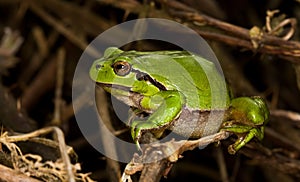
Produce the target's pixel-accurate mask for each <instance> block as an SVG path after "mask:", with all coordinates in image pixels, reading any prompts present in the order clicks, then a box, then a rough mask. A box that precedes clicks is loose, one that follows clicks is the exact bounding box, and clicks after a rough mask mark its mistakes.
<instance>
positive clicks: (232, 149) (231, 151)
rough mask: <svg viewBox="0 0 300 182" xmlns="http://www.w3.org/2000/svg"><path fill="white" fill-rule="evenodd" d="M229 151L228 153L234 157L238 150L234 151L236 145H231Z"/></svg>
mask: <svg viewBox="0 0 300 182" xmlns="http://www.w3.org/2000/svg"><path fill="white" fill-rule="evenodd" d="M227 150H228V153H229V154H231V155H234V154H235V153H236V150H235V149H234V144H232V145H229V147H228V148H227Z"/></svg>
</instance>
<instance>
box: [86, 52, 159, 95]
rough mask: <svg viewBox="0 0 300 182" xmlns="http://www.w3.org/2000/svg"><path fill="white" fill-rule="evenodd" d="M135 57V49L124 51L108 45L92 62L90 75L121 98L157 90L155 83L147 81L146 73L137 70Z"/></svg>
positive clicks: (151, 92)
mask: <svg viewBox="0 0 300 182" xmlns="http://www.w3.org/2000/svg"><path fill="white" fill-rule="evenodd" d="M135 57H136V53H135V51H127V52H124V51H122V50H120V49H118V48H116V47H110V48H108V49H106V51H105V52H104V56H103V57H102V58H100V59H98V60H96V61H95V62H94V63H93V65H92V67H91V69H90V77H91V79H92V80H94V81H95V82H96V83H97V85H99V86H101V87H102V88H104V89H105V90H106V91H108V92H110V93H111V94H112V95H114V96H116V97H117V98H119V99H121V100H123V99H125V98H123V99H122V98H120V97H128V96H130V95H129V93H131V94H132V93H135V94H140V95H147V94H153V93H154V92H157V91H159V89H158V87H157V86H156V85H153V84H151V83H149V80H148V79H150V78H149V77H147V74H146V73H143V72H141V71H139V69H138V68H139V65H138V63H137V61H136V60H135Z"/></svg>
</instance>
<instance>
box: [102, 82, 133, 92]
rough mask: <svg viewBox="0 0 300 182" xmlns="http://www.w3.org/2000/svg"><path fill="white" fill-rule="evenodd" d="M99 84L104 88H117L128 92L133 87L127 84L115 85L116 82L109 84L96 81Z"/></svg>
mask: <svg viewBox="0 0 300 182" xmlns="http://www.w3.org/2000/svg"><path fill="white" fill-rule="evenodd" d="M96 85H97V86H99V87H101V88H104V89H109V90H110V89H111V88H113V89H116V90H123V91H126V92H130V91H131V88H130V87H126V86H122V85H115V84H109V83H98V82H97V83H96Z"/></svg>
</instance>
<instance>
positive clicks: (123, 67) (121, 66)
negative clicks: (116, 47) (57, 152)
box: [112, 61, 131, 76]
mask: <svg viewBox="0 0 300 182" xmlns="http://www.w3.org/2000/svg"><path fill="white" fill-rule="evenodd" d="M112 67H113V69H114V72H115V73H116V74H117V75H119V76H125V75H128V74H129V73H130V71H131V65H130V64H129V63H128V62H125V61H118V62H115V63H114V64H113V65H112Z"/></svg>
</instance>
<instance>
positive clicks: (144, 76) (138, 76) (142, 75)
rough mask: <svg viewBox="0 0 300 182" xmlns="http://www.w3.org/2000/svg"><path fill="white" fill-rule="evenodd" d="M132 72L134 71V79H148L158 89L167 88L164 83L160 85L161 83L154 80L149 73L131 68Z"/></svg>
mask: <svg viewBox="0 0 300 182" xmlns="http://www.w3.org/2000/svg"><path fill="white" fill-rule="evenodd" d="M132 72H134V73H136V79H137V80H144V81H149V82H150V83H152V84H153V85H154V86H156V87H157V88H158V89H159V90H162V91H164V90H167V89H166V87H165V86H164V85H162V84H161V83H159V82H158V81H156V80H154V79H153V78H152V77H151V76H150V75H148V74H147V73H143V72H141V71H139V70H135V69H132Z"/></svg>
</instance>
